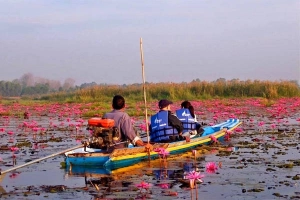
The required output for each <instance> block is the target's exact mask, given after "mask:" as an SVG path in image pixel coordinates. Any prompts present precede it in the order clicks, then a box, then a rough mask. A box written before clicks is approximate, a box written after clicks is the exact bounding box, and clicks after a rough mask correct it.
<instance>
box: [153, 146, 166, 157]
mask: <svg viewBox="0 0 300 200" xmlns="http://www.w3.org/2000/svg"><path fill="white" fill-rule="evenodd" d="M154 151H155V152H157V153H158V155H159V156H160V157H161V158H166V156H167V155H169V154H170V153H169V152H168V151H167V150H166V149H164V148H161V147H160V148H155V149H154Z"/></svg>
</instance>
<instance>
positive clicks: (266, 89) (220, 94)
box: [41, 80, 300, 102]
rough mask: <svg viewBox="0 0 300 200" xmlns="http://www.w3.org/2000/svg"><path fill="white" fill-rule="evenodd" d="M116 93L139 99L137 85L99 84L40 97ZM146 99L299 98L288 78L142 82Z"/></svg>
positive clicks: (82, 98)
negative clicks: (273, 79) (272, 79)
mask: <svg viewBox="0 0 300 200" xmlns="http://www.w3.org/2000/svg"><path fill="white" fill-rule="evenodd" d="M116 94H121V95H123V96H124V97H126V99H128V100H129V101H134V102H137V101H142V100H143V89H142V85H141V84H132V85H122V86H121V85H101V86H93V87H90V88H85V89H79V90H77V91H75V92H72V93H66V92H59V93H55V94H50V95H47V96H43V97H42V98H41V99H42V100H48V101H63V102H97V101H99V102H105V101H106V102H107V101H111V99H112V97H113V96H114V95H116ZM146 94H147V99H148V101H153V100H158V99H163V98H168V99H171V100H174V101H175V100H184V99H187V100H199V99H212V98H233V97H234V98H236V97H263V98H266V99H276V98H280V97H299V96H300V88H299V86H298V85H297V84H296V82H292V81H259V80H254V81H251V80H247V81H239V80H230V81H214V82H207V81H192V82H190V83H172V82H168V83H146Z"/></svg>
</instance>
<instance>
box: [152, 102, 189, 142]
mask: <svg viewBox="0 0 300 200" xmlns="http://www.w3.org/2000/svg"><path fill="white" fill-rule="evenodd" d="M171 104H173V102H172V101H169V100H167V99H162V100H160V101H159V102H158V107H159V109H160V110H159V112H158V113H156V114H155V115H153V116H151V124H150V127H149V130H150V141H151V142H173V141H178V140H183V139H184V137H183V136H182V132H183V125H182V123H181V121H180V120H179V119H178V118H177V117H176V116H175V115H174V114H172V112H171Z"/></svg>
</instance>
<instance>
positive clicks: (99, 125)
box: [87, 117, 120, 149]
mask: <svg viewBox="0 0 300 200" xmlns="http://www.w3.org/2000/svg"><path fill="white" fill-rule="evenodd" d="M114 125H115V122H114V120H113V119H102V118H99V117H93V118H91V119H89V120H88V128H87V129H88V130H92V131H93V133H92V137H91V138H90V139H89V142H88V147H90V148H97V149H108V148H109V147H111V146H113V145H114V142H116V141H118V140H119V137H120V133H119V130H118V128H117V127H115V126H114Z"/></svg>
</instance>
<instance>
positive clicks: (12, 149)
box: [10, 147, 19, 151]
mask: <svg viewBox="0 0 300 200" xmlns="http://www.w3.org/2000/svg"><path fill="white" fill-rule="evenodd" d="M10 150H11V151H18V150H19V148H18V147H10Z"/></svg>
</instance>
